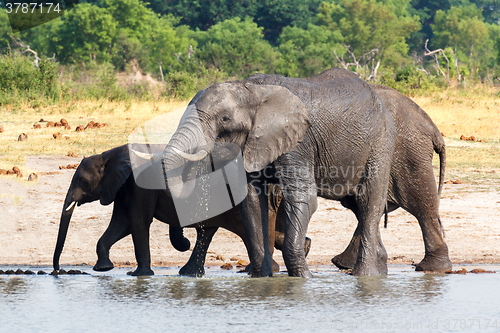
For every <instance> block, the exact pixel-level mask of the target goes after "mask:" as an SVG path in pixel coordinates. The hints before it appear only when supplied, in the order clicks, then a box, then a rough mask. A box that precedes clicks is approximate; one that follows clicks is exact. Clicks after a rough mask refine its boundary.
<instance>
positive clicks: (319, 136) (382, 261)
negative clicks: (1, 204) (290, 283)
mask: <svg viewBox="0 0 500 333" xmlns="http://www.w3.org/2000/svg"><path fill="white" fill-rule="evenodd" d="M195 106H196V109H197V115H194V116H193V119H189V117H186V118H185V119H184V120H185V121H184V122H183V123H181V124H180V125H179V127H178V129H177V131H176V132H175V133H174V135H173V136H172V140H171V141H170V142H169V144H168V145H167V147H166V148H165V151H164V154H163V161H164V167H165V168H166V169H170V170H171V169H175V168H177V167H179V166H180V165H182V164H183V162H184V161H183V159H182V157H180V156H179V155H178V154H176V153H175V151H174V149H173V148H176V149H178V150H180V151H183V152H186V153H196V152H197V151H198V150H199V148H198V147H199V146H200V145H201V143H204V142H205V141H207V142H231V143H234V144H237V145H238V146H239V147H240V148H241V151H242V152H243V159H244V164H245V169H246V171H247V173H248V177H247V178H248V182H249V184H250V186H249V192H248V195H247V197H246V199H245V200H244V201H243V202H242V204H241V206H240V207H241V212H242V218H243V225H244V227H245V232H246V234H247V235H248V237H249V240H250V244H249V245H250V249H249V256H250V260H251V262H252V269H253V276H271V275H272V269H271V258H270V250H269V242H268V237H269V235H268V221H267V214H265V212H267V211H268V200H267V198H265V191H264V190H263V188H264V186H266V185H265V182H264V181H265V180H269V181H272V182H279V184H280V187H281V188H282V191H283V203H282V204H283V205H284V210H285V214H286V226H285V228H286V232H285V239H284V243H283V257H284V260H285V264H286V266H287V270H288V274H289V275H290V276H298V277H309V276H311V273H310V271H309V268H308V266H307V263H306V260H305V253H304V240H305V235H306V232H307V225H308V223H309V219H310V217H311V215H312V214H313V213H314V211H315V210H316V206H317V194H319V195H321V196H323V197H325V198H328V199H333V200H339V201H341V202H343V203H345V204H348V205H349V206H352V207H356V217H357V219H358V223H359V225H360V235H361V236H360V238H361V241H360V243H359V251H358V257H357V261H356V264H355V266H354V268H353V271H352V272H353V274H354V275H380V274H385V273H386V272H387V264H386V262H387V254H386V251H385V249H384V247H383V244H382V241H381V239H380V230H379V221H380V218H381V216H382V215H383V212H384V208H385V203H386V201H387V188H388V182H389V174H390V163H391V161H392V155H393V150H394V144H395V137H396V130H395V127H394V123H393V121H392V118H391V116H390V115H389V113H388V112H387V110H386V109H385V107H384V105H383V103H382V101H381V100H380V98H379V97H378V95H377V94H376V93H375V92H374V91H373V89H372V88H371V87H370V86H369V85H368V84H367V83H365V82H364V81H362V80H360V79H357V78H340V79H336V80H332V81H331V82H321V83H315V82H313V81H311V82H308V81H306V80H302V79H293V78H285V77H282V76H279V75H264V74H258V75H253V76H251V77H249V78H247V79H246V80H243V81H237V82H230V83H222V84H214V85H212V86H210V87H209V88H207V89H206V90H205V91H204V92H203V94H202V95H201V96H199V99H198V101H197V102H196V104H195ZM195 117H197V118H199V119H200V121H201V128H200V126H198V125H197V121H196V120H195ZM266 166H270V167H271V168H272V169H274V171H277V172H274V173H273V175H274V176H273V177H271V178H273V179H265V178H267V176H266V175H263V174H262V173H259V172H260V171H261V170H263V169H264V168H265V167H266ZM349 167H351V168H361V170H362V172H356V173H348V174H344V173H341V174H340V175H339V174H336V175H334V176H331V175H330V174H329V170H330V169H331V168H336V169H337V170H338V169H342V170H347V169H348V168H349ZM321 170H327V171H321ZM297 171H300V172H297ZM255 180H259V181H255ZM182 191H183V192H182V193H183V194H186V193H184V191H186V192H189V189H183V190H182ZM262 244H263V246H262Z"/></svg>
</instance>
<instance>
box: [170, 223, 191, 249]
mask: <svg viewBox="0 0 500 333" xmlns="http://www.w3.org/2000/svg"><path fill="white" fill-rule="evenodd" d="M168 234H169V235H170V243H171V244H172V246H173V247H174V248H175V249H176V250H177V251H180V252H185V251H187V250H189V248H190V247H191V243H190V242H189V239H187V238H186V237H184V228H182V227H174V226H172V225H171V226H170V228H169V232H168Z"/></svg>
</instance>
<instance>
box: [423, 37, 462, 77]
mask: <svg viewBox="0 0 500 333" xmlns="http://www.w3.org/2000/svg"><path fill="white" fill-rule="evenodd" d="M427 43H429V40H428V39H427V40H426V41H425V50H426V53H424V55H425V56H434V59H435V60H436V65H434V67H435V68H436V70H439V71H440V72H441V73H442V74H443V76H444V77H445V78H446V80H447V81H448V82H450V60H449V59H448V57H447V56H446V52H447V53H448V54H450V55H451V56H452V57H453V59H454V60H455V71H456V72H457V80H458V83H460V81H463V83H464V85H465V77H462V75H461V74H460V71H459V70H458V59H457V57H456V56H455V53H454V52H453V51H450V50H443V49H437V50H434V51H431V50H429V48H428V47H427ZM438 55H442V56H443V57H444V59H445V60H446V75H445V74H444V72H443V70H442V69H441V67H440V66H439V59H438ZM438 75H439V72H438Z"/></svg>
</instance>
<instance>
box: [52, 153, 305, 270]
mask: <svg viewBox="0 0 500 333" xmlns="http://www.w3.org/2000/svg"><path fill="white" fill-rule="evenodd" d="M134 148H135V149H136V150H134V151H137V149H138V147H137V146H135V147H134ZM149 148H151V147H149ZM161 148H163V146H162V147H161ZM157 163H160V162H157ZM154 167H155V166H154V165H153V166H151V167H150V168H149V169H145V170H144V171H143V172H142V173H141V174H140V175H139V177H138V178H137V179H136V178H134V175H133V173H132V166H131V162H130V155H129V146H128V145H124V146H120V147H116V148H114V149H111V150H109V151H106V152H104V153H102V154H98V155H94V156H90V157H88V158H85V159H83V160H82V162H81V163H80V165H79V166H78V168H77V170H76V172H75V174H74V175H73V178H72V181H71V184H70V187H69V189H68V192H67V194H66V199H65V201H64V206H63V211H62V214H61V220H60V226H59V233H58V238H57V245H56V249H55V251H54V258H53V266H54V269H56V270H59V259H60V256H61V253H62V250H63V246H64V242H65V239H66V235H67V232H68V227H69V223H70V220H71V216H72V214H73V211H74V209H75V205H78V206H80V205H82V204H85V203H88V202H93V201H96V200H100V202H101V204H103V205H108V204H110V203H112V202H114V206H113V214H112V217H111V221H110V223H109V226H108V228H107V229H106V231H105V232H104V234H103V235H102V236H101V238H100V239H99V241H98V243H97V256H98V260H97V263H96V265H95V266H94V270H96V271H108V270H110V269H112V268H113V267H114V266H113V263H112V262H111V260H110V258H109V250H110V248H111V246H112V245H113V244H115V243H116V242H117V241H119V240H120V239H122V238H124V237H125V236H127V235H130V234H132V240H133V242H134V250H135V257H136V260H137V263H138V267H137V269H136V270H135V271H134V272H133V273H132V275H136V276H138V275H153V274H154V273H153V271H152V270H151V255H150V248H149V229H150V225H151V223H152V222H153V218H156V219H158V220H159V221H161V222H164V223H167V224H169V225H170V233H169V235H170V240H171V243H172V245H173V246H174V247H175V248H176V249H177V250H179V251H187V250H188V249H189V247H190V242H189V240H188V239H187V238H185V237H184V235H183V232H182V228H180V225H179V219H178V216H177V213H176V210H175V205H174V202H173V200H172V198H171V195H170V193H169V190H168V189H166V190H153V189H146V188H143V187H141V186H138V183H139V184H141V183H142V184H144V183H145V182H164V179H163V177H161V178H158V179H154V176H155V172H154V171H153V170H152V169H153V168H154ZM159 168H160V169H161V166H159ZM143 177H148V179H144V178H143ZM278 194H279V193H278ZM269 198H270V200H271V202H270V205H269V208H270V210H269V220H270V221H271V223H270V227H271V228H274V220H275V219H276V213H277V211H278V205H279V202H280V197H276V196H274V192H272V193H270V196H269ZM191 227H195V228H196V230H197V241H196V245H195V247H194V249H193V252H192V254H191V257H190V259H189V261H188V263H186V265H184V266H183V267H182V268H181V270H180V272H179V273H180V274H181V275H190V276H202V275H204V273H205V272H204V263H205V258H206V254H207V250H208V246H209V244H210V241H211V240H212V237H213V235H214V234H215V232H216V231H217V229H218V228H219V227H223V228H225V229H227V230H229V231H232V232H234V233H235V234H237V235H238V236H240V237H241V238H242V240H243V243H244V244H245V245H246V246H247V247H248V239H247V237H246V234H245V231H244V228H243V225H242V222H241V217H240V212H239V209H237V208H235V209H232V210H230V211H227V212H225V213H224V214H222V215H220V216H216V217H214V218H211V219H209V220H206V221H204V222H202V223H198V224H196V225H192V226H191ZM273 245H274V240H273V243H272V244H271V245H270V246H271V248H273ZM306 246H307V248H306V252H307V251H308V248H309V246H310V240H307V241H306ZM273 269H274V270H275V271H276V270H279V266H278V264H277V263H275V262H274V263H273Z"/></svg>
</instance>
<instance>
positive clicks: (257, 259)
mask: <svg viewBox="0 0 500 333" xmlns="http://www.w3.org/2000/svg"><path fill="white" fill-rule="evenodd" d="M264 201H265V202H264ZM264 206H265V208H264ZM264 210H265V214H262V211H264ZM240 212H241V217H242V220H243V228H244V231H245V235H246V237H247V240H248V243H247V250H248V257H249V259H250V262H251V263H252V268H251V271H250V275H251V276H252V277H266V276H272V275H273V271H272V258H271V254H270V250H269V232H268V225H267V220H268V219H267V214H268V212H267V198H266V192H264V187H263V186H262V188H261V187H259V184H257V185H256V186H253V185H248V194H247V197H246V198H245V200H243V201H242V202H241V204H240ZM262 216H264V219H263V218H262Z"/></svg>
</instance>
